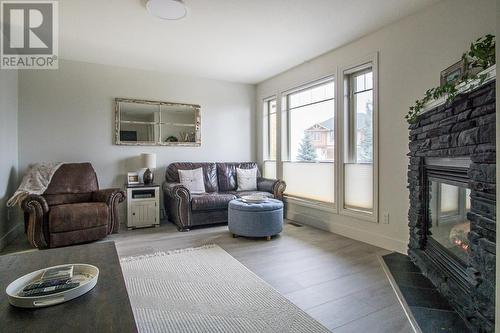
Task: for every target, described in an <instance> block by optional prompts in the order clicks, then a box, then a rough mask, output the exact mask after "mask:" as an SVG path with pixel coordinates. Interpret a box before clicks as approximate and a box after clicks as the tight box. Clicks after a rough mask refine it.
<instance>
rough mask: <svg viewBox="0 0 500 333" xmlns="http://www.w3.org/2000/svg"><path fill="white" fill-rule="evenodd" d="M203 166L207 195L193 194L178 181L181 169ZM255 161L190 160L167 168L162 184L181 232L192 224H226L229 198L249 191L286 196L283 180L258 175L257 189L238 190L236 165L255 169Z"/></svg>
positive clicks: (278, 196) (170, 213)
mask: <svg viewBox="0 0 500 333" xmlns="http://www.w3.org/2000/svg"><path fill="white" fill-rule="evenodd" d="M200 167H201V168H203V176H204V181H205V191H206V193H204V194H191V193H190V192H189V190H188V189H187V188H186V187H184V186H183V185H181V184H180V183H179V172H178V170H179V169H180V170H192V169H198V168H200ZM256 167H257V164H256V163H253V162H244V163H211V162H207V163H190V162H177V163H172V164H170V165H169V166H168V167H167V171H166V173H165V182H164V183H163V193H164V196H163V199H164V203H165V209H166V210H167V214H168V217H169V220H170V221H172V222H174V223H175V224H176V225H177V227H178V228H179V230H180V231H188V230H189V228H190V227H192V226H199V225H207V224H218V223H227V207H228V203H229V201H231V200H233V199H236V198H237V197H241V196H243V195H249V194H262V195H265V196H268V197H271V198H276V199H280V200H281V199H283V192H284V191H285V188H286V184H285V182H284V181H282V180H276V179H266V178H262V177H260V172H259V173H258V175H257V191H240V192H238V191H236V189H237V188H238V185H237V180H236V168H240V169H251V168H256Z"/></svg>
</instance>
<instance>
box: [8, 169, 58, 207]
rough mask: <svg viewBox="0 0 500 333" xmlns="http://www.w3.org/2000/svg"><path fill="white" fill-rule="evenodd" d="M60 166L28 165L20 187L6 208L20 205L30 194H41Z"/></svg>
mask: <svg viewBox="0 0 500 333" xmlns="http://www.w3.org/2000/svg"><path fill="white" fill-rule="evenodd" d="M62 164H63V163H62V162H42V163H35V164H32V165H30V166H29V167H28V172H26V174H25V175H24V177H23V181H22V182H21V185H19V188H18V189H17V191H16V192H15V193H14V194H13V195H12V197H11V198H10V199H9V201H7V207H14V206H15V205H20V204H21V202H23V200H24V199H25V198H26V197H28V195H30V194H43V193H44V192H45V190H46V189H47V187H48V186H49V184H50V180H51V179H52V176H54V173H56V171H57V169H59V167H60V166H61V165H62Z"/></svg>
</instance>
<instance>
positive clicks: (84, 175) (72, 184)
mask: <svg viewBox="0 0 500 333" xmlns="http://www.w3.org/2000/svg"><path fill="white" fill-rule="evenodd" d="M97 190H99V184H98V182H97V175H96V173H95V171H94V168H93V167H92V164H90V163H65V164H63V165H61V166H60V167H59V169H57V171H56V172H55V173H54V176H52V180H51V181H50V184H49V186H48V187H47V190H46V191H45V193H44V194H46V195H52V194H78V193H91V192H94V191H97Z"/></svg>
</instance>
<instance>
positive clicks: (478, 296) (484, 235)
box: [408, 80, 496, 332]
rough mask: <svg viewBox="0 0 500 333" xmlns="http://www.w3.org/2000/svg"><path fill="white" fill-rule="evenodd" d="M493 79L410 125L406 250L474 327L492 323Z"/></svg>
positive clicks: (490, 328)
mask: <svg viewBox="0 0 500 333" xmlns="http://www.w3.org/2000/svg"><path fill="white" fill-rule="evenodd" d="M495 82H496V80H493V81H490V82H489V83H486V84H484V85H483V86H481V87H477V88H475V89H474V90H472V91H469V92H466V93H463V94H460V95H458V96H457V97H456V98H455V99H454V100H453V101H452V102H450V103H446V104H443V105H440V106H437V107H435V108H433V109H430V110H428V111H427V112H425V113H423V114H422V115H420V116H419V118H418V119H417V122H416V123H414V124H412V125H410V144H409V148H410V152H409V154H408V155H409V159H410V164H409V170H408V188H409V191H410V208H409V212H408V219H409V223H408V225H409V230H410V240H409V245H408V255H409V257H410V258H411V260H412V261H413V262H414V263H415V264H416V265H417V266H418V267H419V268H420V269H421V271H422V273H423V274H424V275H425V276H426V277H428V278H429V279H430V280H431V281H432V283H433V284H434V285H435V286H436V288H437V289H438V290H439V291H440V293H441V294H442V295H443V296H445V297H446V298H447V299H448V301H449V303H450V304H451V305H452V306H453V307H454V308H455V310H456V311H457V313H458V314H459V315H460V316H461V317H462V318H463V319H464V320H465V321H466V323H467V325H469V326H470V328H471V330H472V331H474V332H493V331H494V320H495V258H496V252H495V246H496V244H495V242H496V215H495V214H496V195H495V192H496V178H495V168H496V164H495V163H496V147H495V111H496V106H495Z"/></svg>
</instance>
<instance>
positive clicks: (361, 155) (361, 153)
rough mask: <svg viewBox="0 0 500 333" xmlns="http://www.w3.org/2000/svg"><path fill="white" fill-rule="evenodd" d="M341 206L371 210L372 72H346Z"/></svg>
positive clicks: (370, 69)
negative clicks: (342, 198)
mask: <svg viewBox="0 0 500 333" xmlns="http://www.w3.org/2000/svg"><path fill="white" fill-rule="evenodd" d="M345 85H346V86H345V92H346V96H345V101H346V107H345V111H346V113H345V117H346V121H345V124H346V127H345V131H346V134H347V135H346V136H345V137H346V142H345V153H346V154H345V157H344V161H345V162H344V208H347V209H353V210H359V211H363V212H368V213H371V212H372V211H373V126H374V123H373V119H374V118H373V71H372V68H371V67H365V68H363V69H361V70H358V71H354V72H349V73H346V81H345Z"/></svg>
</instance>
